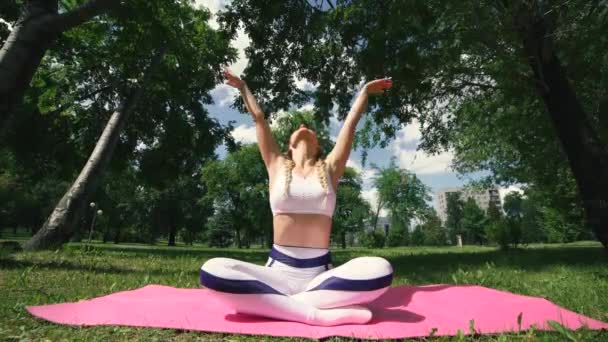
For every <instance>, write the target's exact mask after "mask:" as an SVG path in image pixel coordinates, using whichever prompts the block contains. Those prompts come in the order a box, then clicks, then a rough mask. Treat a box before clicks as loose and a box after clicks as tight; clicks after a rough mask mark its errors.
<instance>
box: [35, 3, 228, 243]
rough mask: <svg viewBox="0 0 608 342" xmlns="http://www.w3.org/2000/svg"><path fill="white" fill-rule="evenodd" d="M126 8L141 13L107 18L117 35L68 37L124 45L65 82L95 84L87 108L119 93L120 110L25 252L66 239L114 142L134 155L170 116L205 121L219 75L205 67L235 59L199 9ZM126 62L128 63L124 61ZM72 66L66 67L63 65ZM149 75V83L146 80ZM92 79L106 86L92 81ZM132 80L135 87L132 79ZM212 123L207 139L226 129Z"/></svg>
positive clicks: (106, 104) (110, 101) (104, 104)
mask: <svg viewBox="0 0 608 342" xmlns="http://www.w3.org/2000/svg"><path fill="white" fill-rule="evenodd" d="M131 5H133V6H135V5H137V6H139V7H138V9H139V10H140V11H138V12H137V13H138V16H141V17H138V16H135V17H129V18H121V20H122V21H120V20H119V21H117V22H108V23H105V25H108V26H109V27H111V28H112V29H113V30H112V31H111V32H112V34H115V36H113V35H112V34H110V35H108V34H106V33H104V34H100V33H99V31H96V30H95V29H93V30H92V32H90V34H88V35H86V34H83V35H76V38H77V39H74V41H75V42H80V44H83V45H86V40H87V39H90V40H91V50H93V51H94V50H95V49H99V50H100V51H105V50H113V48H116V49H120V48H124V49H128V50H127V51H131V52H132V53H131V54H127V53H123V54H122V55H116V54H115V55H111V56H113V57H114V58H115V59H114V60H113V61H114V62H116V63H115V64H114V65H110V67H109V68H108V69H102V70H101V71H100V70H99V69H93V71H91V74H92V75H93V77H91V75H89V76H90V77H89V79H88V80H87V81H86V82H84V81H83V82H82V83H80V84H79V83H76V84H72V85H71V87H74V88H78V87H85V88H86V87H91V88H93V89H96V90H95V91H92V93H94V94H96V95H95V96H99V97H98V100H97V101H95V102H93V104H92V105H91V106H89V108H88V109H89V111H90V110H91V109H90V108H91V107H93V108H97V110H99V111H101V112H104V111H106V110H107V108H111V109H112V108H114V107H115V103H116V99H117V98H119V97H120V96H122V97H123V99H122V101H121V104H120V106H119V108H117V109H116V110H115V112H114V115H113V116H112V117H111V118H110V119H109V121H108V125H107V126H106V130H104V133H103V134H102V136H101V138H100V139H99V143H98V144H97V145H96V146H95V150H94V151H93V154H92V155H91V157H90V161H89V162H88V163H87V164H86V166H85V168H83V170H82V171H81V173H80V176H79V178H77V180H76V181H75V182H74V184H73V187H72V188H71V189H70V190H69V191H68V192H67V193H66V194H65V195H64V197H63V198H62V200H61V201H60V202H59V203H58V205H57V206H56V208H55V210H54V211H53V213H51V215H50V216H49V219H48V220H47V222H46V223H45V226H44V229H41V230H40V231H39V233H38V234H37V236H35V237H34V238H32V240H31V241H29V242H28V243H27V244H26V247H27V248H29V249H35V248H49V247H56V246H57V245H60V244H61V243H62V242H64V241H65V240H66V239H67V238H68V237H69V235H70V234H71V233H72V231H73V230H74V226H75V225H76V224H77V222H78V218H79V217H80V215H81V213H82V210H83V208H84V206H85V205H86V203H87V198H88V197H90V196H91V194H92V192H93V191H94V189H95V188H96V185H97V184H96V183H97V182H98V181H99V176H100V174H101V173H102V172H103V171H104V169H105V168H106V166H107V165H108V163H109V160H110V158H111V155H112V152H113V151H114V148H115V146H117V143H118V141H119V139H123V141H124V140H126V141H127V143H125V144H124V145H122V147H123V148H125V149H126V150H127V153H126V154H128V152H130V153H131V154H132V153H133V151H134V150H135V148H136V146H137V143H138V140H139V142H140V143H147V145H148V146H150V145H152V144H153V142H154V139H155V134H157V135H161V132H165V131H166V129H167V128H168V127H169V125H168V121H169V118H174V117H175V116H176V115H177V114H179V117H181V120H185V121H188V122H200V121H201V120H205V119H204V118H205V116H206V112H205V111H204V110H203V109H202V108H200V103H198V100H197V99H200V98H203V99H205V98H208V94H206V92H208V91H209V90H210V89H211V88H212V87H213V86H214V85H215V81H216V76H217V75H215V74H214V72H212V71H210V70H217V69H219V66H220V65H221V64H223V63H225V62H226V61H227V60H229V59H230V58H232V56H233V54H232V52H231V50H230V49H228V48H227V45H228V41H227V40H224V39H223V38H222V37H223V36H222V35H221V34H218V33H217V32H215V31H213V30H209V29H207V28H206V24H205V23H204V21H203V22H198V23H197V21H198V20H206V19H208V16H207V14H206V12H204V11H203V12H201V11H197V10H194V9H193V8H191V7H190V6H189V5H187V4H179V3H175V4H170V3H166V2H161V3H160V5H164V7H163V6H160V5H159V4H155V3H153V2H139V3H135V2H134V3H131ZM149 18H155V20H152V21H146V20H144V19H147V20H149ZM183 19H191V21H190V22H189V25H184V22H183ZM192 23H194V24H192ZM144 32H145V33H144ZM150 33H156V34H157V35H156V36H155V39H154V40H152V39H149V34H150ZM83 40H84V41H85V42H83ZM193 41H195V42H200V41H209V42H210V46H211V47H213V48H214V49H216V50H215V51H213V49H208V48H201V47H199V46H195V45H193V44H192V42H193ZM108 47H110V48H108ZM146 47H150V48H156V49H157V52H156V53H155V55H154V56H155V57H154V58H153V59H152V61H149V59H148V58H141V56H138V51H141V50H138V49H145V48H146ZM165 51H169V52H168V55H167V56H168V58H167V59H163V56H164V54H165ZM214 53H217V54H214ZM93 60H94V59H93V58H92V57H91V58H90V59H88V60H87V61H86V63H85V65H91V64H92V63H93ZM201 61H204V62H203V63H202V62H201ZM205 62H206V63H205ZM130 63H133V64H132V65H129V64H130ZM145 63H149V66H148V67H147V72H145V73H144V76H143V77H141V78H140V77H139V74H140V73H142V70H141V69H140V70H138V68H137V66H141V65H142V64H143V65H145ZM156 67H158V75H156V76H155V77H154V78H153V75H152V74H153V72H152V70H153V69H155V68H156ZM70 68H71V67H66V69H67V70H69V69H70ZM182 68H186V69H187V70H188V73H181V72H179V71H180V70H182ZM170 75H171V76H170ZM133 79H135V81H133ZM152 79H154V82H151V80H152ZM62 81H64V80H62ZM96 81H98V82H99V83H101V84H103V85H104V86H101V85H100V84H99V83H97V84H96ZM137 81H139V82H140V83H141V85H138V84H135V85H134V84H133V83H137ZM148 83H151V84H148ZM184 84H189V86H187V87H184ZM115 85H117V86H115ZM144 86H147V89H146V96H147V97H148V99H149V100H148V101H146V102H145V105H144V106H137V99H138V97H140V96H141V94H142V89H143V87H144ZM66 98H67V99H64V100H66V102H69V99H70V97H69V96H66ZM85 98H86V97H85ZM81 100H82V98H81ZM84 106H86V105H85V104H83V103H82V102H79V103H77V104H69V105H67V106H65V107H64V106H61V105H55V106H54V107H58V108H54V111H56V112H62V111H67V112H70V113H74V112H78V111H82V110H83V108H82V107H84ZM130 112H134V113H135V115H133V116H134V117H135V118H136V120H133V121H135V122H134V125H133V126H134V129H129V130H127V131H125V132H123V130H122V129H123V127H124V126H125V121H126V119H127V116H129V114H130ZM85 117H86V115H85ZM83 121H84V120H83ZM155 121H156V123H157V124H160V125H157V126H156V127H154V126H153V128H150V129H149V130H147V132H146V133H145V134H144V133H142V132H143V131H145V130H146V128H148V127H150V125H154V124H155ZM192 126H194V125H190V127H192ZM208 127H209V126H208ZM210 127H211V130H210V131H209V133H211V135H212V136H214V135H216V134H217V135H218V136H225V135H226V134H227V132H226V131H224V130H223V129H219V128H218V127H219V125H218V124H217V122H216V123H215V124H212V125H211V126H210ZM201 133H202V134H203V135H204V134H207V133H203V132H201ZM203 141H204V140H203ZM212 141H217V139H211V140H209V142H212ZM206 147H207V148H208V149H209V150H211V151H212V150H213V149H214V148H215V145H211V144H209V145H206ZM172 229H173V228H172ZM173 235H175V234H173Z"/></svg>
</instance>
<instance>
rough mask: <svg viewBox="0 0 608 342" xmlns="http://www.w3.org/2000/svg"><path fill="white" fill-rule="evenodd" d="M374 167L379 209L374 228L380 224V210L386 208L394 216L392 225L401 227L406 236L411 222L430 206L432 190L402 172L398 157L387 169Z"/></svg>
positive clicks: (407, 173) (393, 159) (409, 173)
mask: <svg viewBox="0 0 608 342" xmlns="http://www.w3.org/2000/svg"><path fill="white" fill-rule="evenodd" d="M373 167H374V168H375V169H376V170H377V171H378V176H376V178H375V179H374V185H375V186H376V188H377V189H378V208H377V210H376V215H375V218H374V222H375V223H374V227H375V226H376V224H377V220H378V215H379V213H380V209H381V208H382V207H386V208H387V209H388V210H389V212H390V215H391V226H392V227H396V226H401V227H403V231H404V232H405V233H404V234H407V233H408V232H409V227H410V221H411V220H412V219H414V218H417V217H418V218H419V217H420V216H421V214H422V213H423V212H424V211H425V210H426V208H427V207H428V205H427V201H429V200H430V195H429V188H428V187H427V186H425V185H424V183H422V181H420V179H419V178H418V177H416V175H415V174H414V173H412V172H409V171H407V170H404V169H399V168H398V167H397V165H396V160H395V158H391V161H390V163H389V165H388V166H387V167H385V168H380V167H378V166H376V165H373ZM404 238H406V237H404ZM406 239H407V238H406Z"/></svg>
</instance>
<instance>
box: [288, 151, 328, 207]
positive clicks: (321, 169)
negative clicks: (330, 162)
mask: <svg viewBox="0 0 608 342" xmlns="http://www.w3.org/2000/svg"><path fill="white" fill-rule="evenodd" d="M284 166H285V192H284V193H283V196H284V197H287V194H288V193H289V184H291V175H292V170H293V169H294V167H295V166H296V163H295V162H294V161H293V160H292V159H291V156H290V155H289V153H288V154H287V156H286V158H285V163H284ZM315 169H316V171H317V176H318V177H319V181H320V182H321V186H322V187H323V189H324V190H325V192H327V193H329V187H328V186H327V173H326V172H325V170H326V169H327V164H326V163H325V159H320V158H318V159H317V162H316V163H315Z"/></svg>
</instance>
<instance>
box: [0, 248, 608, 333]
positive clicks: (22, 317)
mask: <svg viewBox="0 0 608 342" xmlns="http://www.w3.org/2000/svg"><path fill="white" fill-rule="evenodd" d="M267 254H268V250H267V249H260V248H256V249H251V250H239V249H214V248H203V247H200V246H195V247H185V246H180V247H173V248H169V247H161V246H148V245H134V244H133V245H113V244H106V245H103V244H100V243H96V244H95V249H94V250H92V251H88V252H83V250H82V248H81V245H80V244H68V245H66V246H65V248H63V249H61V250H58V251H45V252H35V253H17V254H7V253H3V254H0V296H1V297H0V340H41V339H49V340H52V341H55V340H82V341H108V340H128V341H133V340H141V341H149V340H161V341H165V340H177V341H182V340H236V341H259V340H270V341H287V340H293V339H288V338H282V339H281V338H271V337H266V336H247V335H228V334H210V333H205V332H198V331H178V330H173V329H153V328H131V327H87V328H77V327H70V326H63V325H57V324H53V323H49V322H46V321H42V320H38V319H35V318H33V317H32V316H31V315H30V314H29V313H28V312H27V311H26V310H25V306H26V305H38V304H47V303H58V302H66V301H77V300H81V299H85V298H92V297H97V296H101V295H106V294H108V293H111V292H116V291H122V290H129V289H135V288H139V287H142V286H145V285H146V284H164V285H170V286H176V287H189V288H196V287H198V270H199V268H200V266H201V265H202V263H203V262H204V261H205V260H207V259H209V258H212V257H216V256H228V257H233V258H237V259H240V260H245V261H250V262H254V263H257V264H263V263H264V262H265V261H266V258H267ZM332 254H333V258H334V264H336V265H338V264H341V263H343V262H345V261H347V260H348V259H350V258H353V257H357V256H362V255H378V256H382V257H385V258H387V259H388V260H389V261H390V262H391V263H392V265H393V267H394V269H395V278H394V282H393V285H401V284H415V285H420V284H436V283H444V284H477V285H482V286H488V287H492V288H497V289H501V290H507V291H511V292H514V293H519V294H524V295H531V296H541V297H545V298H547V299H549V300H551V301H553V302H555V303H557V304H558V305H561V306H563V307H566V308H568V309H570V310H573V311H576V312H578V313H581V314H584V315H587V316H590V317H592V318H595V319H598V320H602V321H608V253H606V251H605V250H604V249H603V248H602V247H601V246H600V244H599V243H595V242H583V243H576V244H568V245H544V246H543V245H533V246H528V247H527V248H525V249H518V250H513V251H508V252H501V251H498V250H496V249H494V248H489V247H473V246H467V247H465V248H462V249H459V248H456V247H445V248H428V247H418V248H416V247H408V248H403V247H402V248H387V249H380V250H369V249H363V248H350V249H346V250H341V249H339V248H333V249H332ZM572 338H574V340H581V341H604V340H605V341H608V332H606V331H604V332H597V331H586V330H579V331H577V332H574V333H570V335H569V333H567V332H561V333H559V332H558V333H548V332H541V331H526V332H522V333H520V334H507V335H483V336H473V337H469V336H466V337H453V338H447V337H444V338H428V340H439V341H446V340H475V341H513V340H516V341H555V340H572ZM330 340H340V341H341V340H346V339H339V338H336V339H330Z"/></svg>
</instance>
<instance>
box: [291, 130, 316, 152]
mask: <svg viewBox="0 0 608 342" xmlns="http://www.w3.org/2000/svg"><path fill="white" fill-rule="evenodd" d="M300 141H302V142H304V143H306V144H308V147H309V148H312V149H318V148H319V141H318V140H317V134H316V133H315V131H313V130H312V129H310V128H308V127H306V125H305V124H301V125H300V127H299V128H298V129H296V130H295V131H294V132H293V133H292V134H291V137H290V138H289V148H290V149H294V148H296V147H297V146H298V144H299V143H300Z"/></svg>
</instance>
